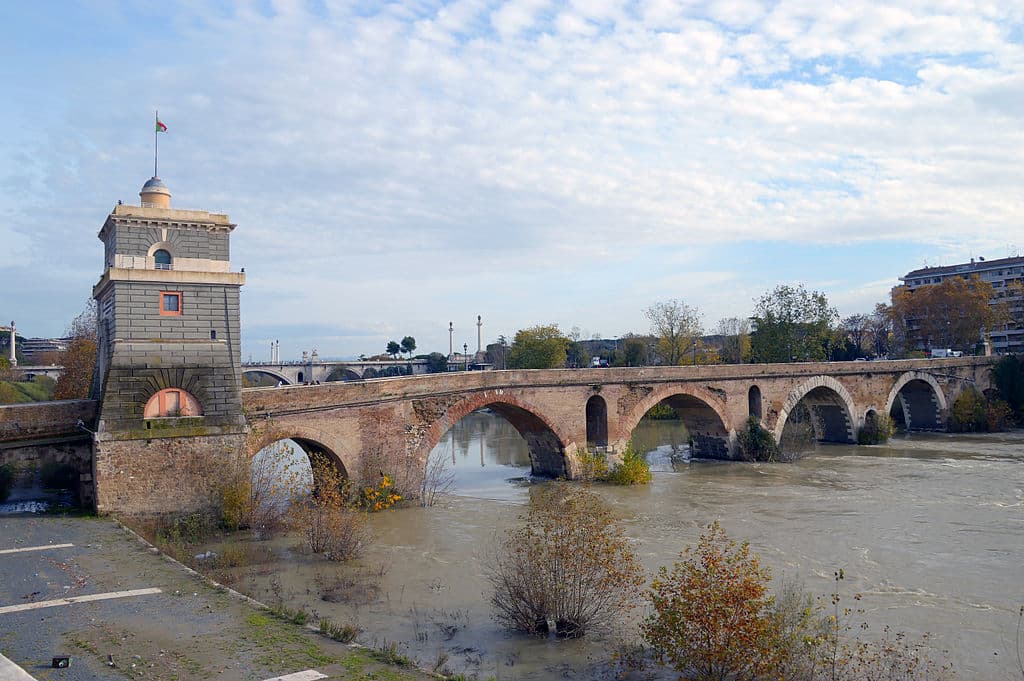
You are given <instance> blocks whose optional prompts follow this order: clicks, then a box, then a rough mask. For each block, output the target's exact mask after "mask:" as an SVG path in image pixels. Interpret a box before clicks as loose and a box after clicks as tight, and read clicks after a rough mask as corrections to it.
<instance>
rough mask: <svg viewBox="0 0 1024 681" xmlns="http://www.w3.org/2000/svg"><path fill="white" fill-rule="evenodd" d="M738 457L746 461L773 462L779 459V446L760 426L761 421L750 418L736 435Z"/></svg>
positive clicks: (753, 417) (754, 417)
mask: <svg viewBox="0 0 1024 681" xmlns="http://www.w3.org/2000/svg"><path fill="white" fill-rule="evenodd" d="M736 439H737V441H738V442H739V446H740V455H741V456H742V457H743V458H744V459H746V460H747V461H775V460H777V459H778V458H779V454H780V452H779V445H778V444H776V442H775V438H774V437H772V434H771V433H769V432H768V431H767V430H765V429H764V427H763V426H762V425H761V419H759V418H757V417H756V416H751V417H750V418H748V419H747V423H746V426H745V427H744V428H743V429H742V430H740V431H739V433H737V434H736Z"/></svg>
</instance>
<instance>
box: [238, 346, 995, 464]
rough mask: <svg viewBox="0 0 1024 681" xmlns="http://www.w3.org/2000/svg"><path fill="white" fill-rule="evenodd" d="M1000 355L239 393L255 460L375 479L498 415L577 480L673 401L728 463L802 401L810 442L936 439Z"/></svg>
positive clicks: (700, 448) (476, 376)
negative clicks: (316, 457)
mask: <svg viewBox="0 0 1024 681" xmlns="http://www.w3.org/2000/svg"><path fill="white" fill-rule="evenodd" d="M991 363H992V359H991V358H985V357H979V358H972V357H966V358H952V359H941V360H938V359H935V360H932V359H927V360H895V361H877V362H829V363H797V364H761V365H716V366H697V367H649V368H621V369H575V370H572V369H570V370H529V371H527V370H519V371H500V372H495V371H492V372H460V373H452V374H433V375H428V376H418V377H407V378H395V379H382V380H374V381H364V382H359V383H331V384H323V385H314V386H283V387H279V388H253V389H247V390H244V391H243V408H244V412H245V417H246V421H247V423H248V424H249V427H250V433H249V436H248V443H247V448H248V450H249V451H250V453H252V452H255V451H258V450H259V449H260V448H262V447H263V446H265V445H267V444H269V443H271V442H274V441H277V440H280V439H285V438H290V439H293V440H294V441H296V442H297V443H298V444H299V445H300V446H302V448H303V449H305V450H306V451H307V452H313V451H316V452H322V453H325V454H327V455H328V456H329V457H330V458H331V459H332V460H334V462H335V463H336V464H337V465H338V466H339V467H341V468H342V470H343V471H344V473H345V474H346V475H349V476H351V477H355V478H361V479H366V478H368V477H369V476H372V475H373V474H374V471H379V472H385V471H384V470H383V469H385V468H388V469H389V470H388V471H386V472H389V473H394V468H395V467H396V466H398V467H402V466H406V467H409V468H412V469H419V470H422V468H423V465H424V463H425V461H426V458H427V456H428V454H429V453H430V451H431V449H432V448H433V447H434V446H435V445H436V444H437V442H438V441H439V440H440V438H441V436H442V435H443V434H444V433H445V432H446V431H447V430H448V429H449V428H450V427H451V426H452V425H454V424H455V423H456V422H458V420H459V419H461V418H462V417H463V416H465V415H466V414H468V413H469V412H472V411H474V410H477V409H482V408H485V407H486V408H490V409H492V410H493V411H495V412H497V413H499V414H501V415H502V416H504V417H505V418H506V419H508V421H510V422H511V423H512V425H513V426H515V428H516V429H517V430H518V431H519V433H520V434H521V435H522V436H523V437H524V438H525V440H526V441H527V443H528V445H529V449H530V457H531V461H532V464H533V471H534V473H535V474H539V475H548V476H564V477H567V478H573V477H575V476H576V474H577V472H578V456H577V455H578V453H579V452H580V451H581V449H582V448H584V447H586V446H587V445H588V444H589V445H590V446H596V447H607V448H608V449H609V450H610V451H612V452H616V451H621V449H622V447H623V446H624V445H625V444H626V442H627V441H628V440H629V439H630V437H631V434H632V431H633V428H634V427H635V426H636V425H637V423H638V422H639V420H640V419H641V418H642V417H643V416H644V414H646V413H647V411H648V410H649V409H651V408H652V407H653V406H655V405H656V404H658V403H660V402H663V401H664V402H666V403H667V404H669V405H670V406H671V407H672V408H673V409H675V411H676V412H678V414H679V415H680V417H681V419H682V421H683V422H684V423H685V425H686V427H687V429H688V430H689V432H690V434H691V437H692V441H693V442H692V445H693V448H694V454H695V455H696V456H701V457H711V458H733V457H734V456H735V454H736V433H737V431H738V430H739V429H741V428H742V427H743V426H744V424H745V423H746V421H747V419H748V418H749V416H751V415H755V416H758V417H759V418H761V420H762V423H763V425H764V426H765V427H766V428H767V429H768V430H769V431H771V432H772V433H773V434H774V435H775V437H776V439H779V438H780V437H781V435H782V432H783V429H784V428H785V426H786V422H787V421H788V420H789V419H790V418H792V415H793V413H794V411H795V410H797V409H798V408H799V407H798V405H803V406H805V407H806V408H807V410H808V411H809V412H810V414H811V416H812V418H811V419H810V423H811V424H812V427H813V429H814V434H815V437H816V438H817V439H818V440H819V441H823V442H844V443H855V442H856V437H857V431H858V430H859V429H860V428H861V427H863V425H864V423H865V421H866V420H867V419H871V418H873V416H874V415H875V414H891V415H892V416H893V418H894V419H895V420H896V421H898V422H900V423H902V424H903V425H904V426H906V427H908V428H910V429H927V430H940V429H943V428H944V427H945V423H946V415H947V411H948V409H949V407H950V405H952V403H953V401H954V400H955V399H956V397H957V395H959V394H960V392H962V391H963V390H964V389H965V388H966V387H967V386H970V385H973V386H975V387H977V388H978V389H979V390H982V391H985V390H987V389H988V388H989V366H990V365H991Z"/></svg>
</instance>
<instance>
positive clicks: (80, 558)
mask: <svg viewBox="0 0 1024 681" xmlns="http://www.w3.org/2000/svg"><path fill="white" fill-rule="evenodd" d="M0 655H2V656H3V657H2V658H0V681H8V680H11V681H15V680H19V679H20V680H28V679H32V678H34V679H39V680H40V681H42V680H44V679H54V680H56V679H60V680H62V681H89V680H92V679H123V678H133V679H167V680H173V679H177V680H179V681H180V680H185V679H239V680H253V681H263V680H265V679H273V678H284V679H287V681H312V680H313V679H319V678H328V677H330V678H354V677H357V676H358V678H364V679H373V678H381V677H380V676H378V673H380V669H381V665H379V664H378V663H376V662H375V661H373V660H372V659H371V658H370V656H369V655H368V654H367V652H366V651H364V650H354V649H353V648H351V647H349V646H346V645H343V644H340V643H336V642H334V641H331V640H329V639H326V638H323V637H321V636H319V635H318V634H316V633H314V632H310V631H308V630H306V629H303V628H301V627H298V626H296V625H293V624H289V623H285V622H281V621H279V620H276V619H274V618H272V617H270V616H268V615H267V614H266V613H265V612H263V611H261V610H260V609H258V608H257V607H254V606H253V605H250V604H249V603H247V602H245V601H244V600H243V599H240V598H238V597H236V596H234V595H232V594H230V593H228V592H227V591H226V590H223V589H217V588H215V587H213V586H210V585H208V584H207V583H206V582H205V581H204V580H202V579H201V578H198V577H195V576H193V575H190V574H189V573H188V572H187V571H185V570H184V569H183V568H182V567H181V566H180V565H177V564H176V563H172V562H170V561H168V560H166V559H165V558H163V557H162V556H160V555H156V554H155V553H154V552H153V551H152V549H150V548H149V547H148V546H147V545H145V544H143V543H142V542H140V541H139V540H138V539H137V538H136V537H135V536H134V535H132V534H131V533H129V532H127V531H125V530H124V529H123V528H121V527H119V526H118V525H117V524H116V523H115V522H114V521H112V520H110V519H97V518H60V517H52V516H33V515H18V516H6V517H4V516H0ZM57 657H70V666H67V667H63V668H60V667H54V666H53V664H54V658H57ZM386 673H387V678H410V679H412V678H418V677H417V676H415V675H414V674H413V673H412V672H405V671H403V672H401V673H400V674H395V672H394V671H393V670H391V669H388V670H387V672H386Z"/></svg>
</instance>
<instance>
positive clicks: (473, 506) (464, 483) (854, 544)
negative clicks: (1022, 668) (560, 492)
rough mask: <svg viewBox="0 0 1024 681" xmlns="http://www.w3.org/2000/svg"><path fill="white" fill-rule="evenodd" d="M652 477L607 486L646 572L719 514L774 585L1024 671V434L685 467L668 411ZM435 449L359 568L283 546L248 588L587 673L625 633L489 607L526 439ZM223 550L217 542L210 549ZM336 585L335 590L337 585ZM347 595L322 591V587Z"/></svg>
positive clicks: (995, 670) (481, 650)
mask: <svg viewBox="0 0 1024 681" xmlns="http://www.w3.org/2000/svg"><path fill="white" fill-rule="evenodd" d="M634 439H635V441H637V442H640V443H643V444H644V447H643V448H644V449H650V450H651V451H650V452H649V453H648V458H649V460H650V461H651V463H652V467H653V469H654V471H655V474H654V479H653V481H652V483H651V484H650V485H646V486H642V487H634V488H619V487H608V486H596V487H595V489H596V490H597V492H598V493H599V494H600V495H601V496H602V497H603V498H604V499H605V500H606V501H607V502H608V503H609V504H610V505H611V507H612V508H613V509H614V513H615V516H616V517H617V518H618V519H619V521H620V522H621V523H622V525H623V527H624V528H625V531H626V533H627V535H628V536H629V538H630V539H631V540H632V543H633V546H634V549H635V550H636V552H637V554H638V556H639V557H640V559H641V561H642V562H643V564H644V566H645V568H646V569H647V570H648V572H653V571H654V570H655V569H657V567H658V566H661V565H666V564H671V562H672V561H673V560H675V559H676V558H677V556H678V554H679V552H680V551H681V550H682V549H683V548H684V546H686V545H687V544H688V543H693V542H695V540H696V539H697V537H698V536H699V534H700V532H701V530H702V528H703V527H705V526H706V525H707V524H708V523H710V522H711V521H713V520H716V519H717V520H719V521H720V522H721V524H722V526H723V527H724V528H725V529H726V531H727V532H728V533H729V534H730V536H731V537H733V538H735V539H740V540H749V541H750V543H751V545H752V547H753V549H754V550H755V551H756V553H758V554H759V555H760V557H761V559H762V562H763V563H764V564H766V565H768V566H769V567H770V568H771V569H772V572H773V575H774V576H775V579H776V582H778V581H779V580H780V579H781V578H782V577H783V576H785V577H787V578H792V579H797V580H800V581H802V582H803V585H804V588H805V589H806V590H807V591H809V592H810V593H812V594H815V595H825V594H828V593H830V592H831V591H833V581H832V579H833V574H834V571H835V570H838V569H840V568H842V569H843V571H844V573H845V577H846V579H845V581H844V582H843V584H842V591H843V595H844V597H845V598H847V599H848V600H847V602H849V603H852V598H851V597H852V595H853V594H855V593H859V594H862V600H861V601H860V602H859V603H858V604H857V607H859V608H861V609H863V611H864V612H863V613H862V614H859V615H857V616H856V617H857V619H856V620H855V623H859V622H860V621H862V620H863V621H866V622H867V623H869V625H870V628H869V630H868V632H867V634H866V635H868V636H871V635H875V634H877V633H880V632H881V629H882V627H883V626H885V625H889V626H890V627H892V628H893V629H896V630H903V631H906V632H908V633H909V634H911V635H920V634H923V633H925V632H929V633H930V634H931V635H932V640H933V642H934V643H935V645H936V646H938V647H940V648H942V649H946V650H948V657H949V660H951V661H952V662H953V663H954V665H955V668H956V670H957V677H958V678H963V679H992V680H998V679H1004V678H1005V679H1009V678H1015V677H1014V675H1013V672H1014V670H1015V669H1016V660H1015V649H1014V643H1013V642H1014V636H1015V627H1016V621H1017V617H1016V615H1017V608H1018V607H1019V606H1020V604H1021V603H1024V586H1022V584H1024V432H1021V431H1017V432H1014V433H1009V434H1006V433H1004V434H992V435H947V434H936V433H930V434H917V433H914V434H911V435H901V436H897V437H896V438H894V439H893V440H892V441H891V442H890V443H889V444H887V445H884V446H873V447H855V446H845V445H819V446H818V447H817V448H816V449H815V450H814V451H813V452H811V453H810V454H809V455H808V456H806V457H804V458H803V459H801V460H799V461H797V462H795V463H790V464H751V463H726V462H711V461H690V460H689V459H688V457H687V450H686V447H685V444H684V442H685V439H684V437H683V436H682V435H681V434H680V428H679V426H678V425H677V424H676V423H673V422H643V423H641V425H640V426H639V427H638V429H637V431H636V432H635V434H634ZM433 456H443V457H446V459H447V460H448V462H449V464H450V465H451V466H452V468H451V470H452V471H453V473H454V485H453V488H452V492H451V494H450V495H448V496H447V497H445V499H444V500H443V502H442V503H440V504H438V505H437V506H434V507H432V508H426V509H424V508H407V509H401V510H398V511H394V512H383V513H378V514H374V515H372V516H370V525H371V529H372V531H373V535H374V541H373V543H372V545H371V546H370V547H369V548H368V550H367V551H366V552H365V554H364V555H363V557H362V558H361V559H360V560H359V561H358V564H355V565H351V564H350V565H335V564H332V563H328V562H326V561H323V560H322V559H319V558H315V557H311V556H305V555H302V554H301V553H299V552H296V551H292V550H291V549H290V547H292V546H294V544H295V541H296V540H295V539H294V538H286V539H279V540H275V541H274V542H273V543H272V546H274V547H275V548H276V550H277V551H278V553H279V555H280V556H282V560H281V562H279V563H277V564H274V565H269V566H263V567H261V568H260V569H258V570H257V569H251V568H250V569H247V570H246V572H245V574H244V575H240V576H239V578H238V582H237V583H236V584H235V586H236V587H237V588H239V589H240V590H243V591H245V592H247V593H249V594H250V595H253V596H254V597H256V598H258V599H260V600H264V601H273V600H275V599H276V598H279V597H280V598H282V599H284V601H285V602H286V603H287V604H289V605H291V606H293V607H294V606H299V607H303V608H304V609H306V610H307V611H310V612H315V613H316V614H318V615H320V616H328V617H330V618H332V619H334V620H336V621H341V622H345V621H355V622H357V623H358V624H359V626H360V627H362V629H363V634H362V635H361V637H360V640H362V641H363V642H364V643H366V644H368V645H380V644H381V643H383V642H384V641H388V642H392V641H398V642H402V644H403V649H404V650H405V651H406V652H407V653H408V654H411V655H412V656H414V657H415V658H416V659H417V660H418V661H419V662H420V663H421V664H422V665H424V666H427V667H431V666H433V665H434V662H435V660H436V659H437V658H438V655H439V654H442V655H447V662H446V666H448V667H449V668H451V669H453V670H455V671H465V672H468V673H477V674H479V675H480V677H481V678H487V677H488V676H489V675H494V676H496V677H497V678H498V679H511V678H514V679H546V678H554V677H556V676H561V677H563V678H580V679H583V678H593V677H594V676H595V674H596V670H597V669H601V668H602V667H604V666H606V663H607V659H608V655H609V651H610V649H611V646H612V644H613V642H614V641H615V640H618V639H619V638H626V639H632V638H633V637H634V635H635V634H634V630H633V629H630V628H628V627H624V628H623V631H620V632H616V633H615V634H613V635H612V636H610V637H609V638H608V639H603V638H601V637H595V638H588V639H585V640H579V641H557V640H533V639H527V638H523V637H520V636H516V635H512V634H508V633H506V632H504V631H502V630H501V629H500V628H498V626H497V625H496V624H495V623H494V622H493V621H492V620H491V619H490V615H489V611H488V608H487V597H486V595H485V594H486V591H487V584H486V581H485V580H484V578H483V570H482V568H481V560H482V559H483V558H484V556H485V555H486V553H487V551H488V548H489V547H490V546H492V545H493V542H494V539H495V537H496V536H497V534H499V533H501V532H502V531H503V530H505V529H506V528H508V527H510V526H512V525H513V524H515V523H516V522H517V518H518V516H519V515H520V514H522V513H523V512H524V511H525V508H526V503H527V501H528V498H529V489H530V483H529V482H528V474H529V459H528V456H527V452H526V449H525V443H524V442H523V440H522V439H521V438H520V437H519V436H518V434H517V433H516V431H515V430H514V429H513V428H512V427H511V426H510V425H509V424H508V423H507V422H505V421H504V420H503V419H501V418H500V417H498V416H496V415H493V414H490V413H486V412H484V413H481V412H477V413H473V414H470V415H469V416H467V417H466V418H465V419H463V420H462V421H461V422H460V423H459V424H457V425H456V426H455V427H454V428H453V429H452V430H451V431H450V432H449V433H448V434H447V435H446V436H445V438H444V439H443V440H442V442H441V443H440V444H439V445H438V447H437V448H436V449H435V451H434V455H433ZM212 548H213V550H214V551H216V550H218V548H219V547H217V546H213V547H212ZM331 586H333V587H337V588H334V589H331V588H330V587H331ZM328 592H333V593H332V594H331V597H332V598H334V599H339V598H340V599H341V600H342V602H337V603H331V602H326V601H324V600H323V599H322V598H321V596H322V595H323V594H325V593H328Z"/></svg>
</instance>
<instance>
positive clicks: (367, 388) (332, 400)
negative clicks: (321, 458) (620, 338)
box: [242, 357, 996, 418]
mask: <svg viewBox="0 0 1024 681" xmlns="http://www.w3.org/2000/svg"><path fill="white" fill-rule="evenodd" d="M995 359H996V358H993V357H956V358H949V359H905V360H884V361H872V362H797V363H790V364H716V365H707V366H680V367H639V368H636V367H634V368H629V367H622V368H608V369H518V370H508V371H469V372H453V373H445V374H427V375H424V376H404V377H396V378H382V379H371V380H367V381H359V382H350V383H342V382H337V383H326V384H321V385H313V386H281V387H279V388H246V389H245V390H243V391H242V395H243V396H242V403H243V407H244V411H245V413H246V415H247V416H248V417H250V418H251V417H253V416H264V415H267V414H282V413H297V412H302V411H317V410H319V409H328V408H333V407H339V406H359V405H362V404H380V403H384V402H391V401H398V400H407V399H415V398H418V397H438V396H441V395H446V394H459V393H467V392H477V391H485V390H500V389H503V388H549V387H550V388H557V387H585V386H598V385H631V384H657V383H680V382H705V381H749V382H750V383H757V382H761V381H765V380H769V379H777V378H786V379H793V378H799V377H803V376H806V377H812V376H820V375H829V376H847V375H848V376H863V375H876V374H878V375H881V374H888V375H893V376H898V375H901V374H904V373H906V372H908V371H925V372H928V373H931V374H939V375H941V374H943V373H948V374H953V373H962V372H963V370H965V369H966V370H967V371H968V373H972V372H974V371H977V370H978V369H982V368H984V367H986V366H988V365H991V364H993V363H994V362H995Z"/></svg>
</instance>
